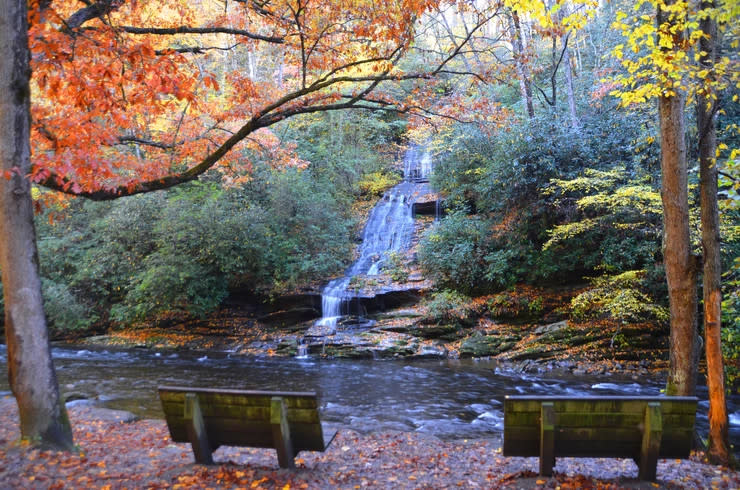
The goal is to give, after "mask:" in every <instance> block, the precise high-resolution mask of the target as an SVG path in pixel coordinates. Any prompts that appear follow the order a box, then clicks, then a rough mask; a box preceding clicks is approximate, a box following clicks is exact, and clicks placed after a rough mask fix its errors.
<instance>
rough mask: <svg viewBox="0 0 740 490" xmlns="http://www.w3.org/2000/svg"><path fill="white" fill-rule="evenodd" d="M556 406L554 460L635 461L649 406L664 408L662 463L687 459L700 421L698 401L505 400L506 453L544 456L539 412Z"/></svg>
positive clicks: (659, 398) (616, 398)
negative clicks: (697, 419) (628, 459)
mask: <svg viewBox="0 0 740 490" xmlns="http://www.w3.org/2000/svg"><path fill="white" fill-rule="evenodd" d="M543 402H551V403H552V404H553V409H554V414H555V417H554V418H555V420H554V452H555V455H556V456H574V457H578V456H580V457H595V458H596V457H615V458H637V457H639V456H640V447H641V444H642V439H643V428H644V423H645V410H646V408H647V406H648V403H651V402H656V403H659V404H660V411H661V414H662V435H661V442H660V450H659V457H660V458H687V457H688V456H689V452H690V451H691V446H692V442H693V437H694V420H695V418H696V407H697V403H698V399H697V398H696V397H665V396H657V397H626V396H590V397H559V396H507V397H506V399H505V400H504V454H505V455H506V456H539V455H540V452H539V451H540V447H539V446H540V413H541V405H542V403H543Z"/></svg>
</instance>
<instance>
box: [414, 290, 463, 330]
mask: <svg viewBox="0 0 740 490" xmlns="http://www.w3.org/2000/svg"><path fill="white" fill-rule="evenodd" d="M424 306H425V307H426V310H427V318H428V319H429V320H430V321H432V322H435V323H437V324H438V325H454V326H457V327H464V326H467V325H469V324H470V323H471V321H472V318H471V317H472V315H473V314H474V312H475V311H474V308H473V306H472V304H471V300H470V298H469V297H468V296H465V295H463V294H460V293H457V292H455V291H450V290H442V291H438V292H435V293H433V294H432V297H431V299H429V300H427V301H426V302H425V304H424Z"/></svg>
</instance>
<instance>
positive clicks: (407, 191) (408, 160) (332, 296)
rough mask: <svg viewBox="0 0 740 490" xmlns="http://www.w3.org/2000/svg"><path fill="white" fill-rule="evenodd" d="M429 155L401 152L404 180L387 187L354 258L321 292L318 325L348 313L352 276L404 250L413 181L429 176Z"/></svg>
mask: <svg viewBox="0 0 740 490" xmlns="http://www.w3.org/2000/svg"><path fill="white" fill-rule="evenodd" d="M431 170H432V159H431V156H430V155H429V152H427V151H421V150H420V148H419V147H417V146H412V147H411V148H409V149H408V150H407V151H406V154H405V155H404V177H405V180H404V181H403V182H401V183H400V184H398V185H396V186H394V187H393V188H391V189H390V190H389V191H387V192H386V193H385V194H384V195H383V197H382V199H381V200H380V201H379V202H378V204H376V205H375V207H374V208H373V210H372V212H371V213H370V217H369V218H368V220H367V223H366V224H365V230H364V232H363V235H362V245H361V246H360V250H359V257H358V258H357V261H355V263H354V264H352V266H351V267H350V268H349V269H348V270H347V272H346V273H345V274H344V277H340V278H337V279H334V280H333V281H331V282H329V284H327V285H326V286H325V287H324V289H323V291H322V292H321V313H322V317H321V319H320V320H318V321H317V322H316V325H317V326H320V327H327V330H329V331H332V330H334V329H336V325H337V321H338V320H339V319H340V318H341V317H342V316H345V315H348V314H350V304H351V301H352V298H353V295H352V293H351V291H350V290H349V285H350V282H351V281H352V278H353V277H355V276H357V275H360V274H364V275H368V276H373V275H377V274H379V273H380V272H381V270H382V267H383V264H384V263H385V261H386V260H387V258H388V254H389V253H391V252H403V251H405V250H407V249H408V248H409V246H410V245H411V240H412V238H413V234H414V219H413V213H412V205H413V200H414V196H415V194H416V193H417V191H418V186H417V184H416V182H418V181H420V180H425V179H428V177H429V174H430V173H431Z"/></svg>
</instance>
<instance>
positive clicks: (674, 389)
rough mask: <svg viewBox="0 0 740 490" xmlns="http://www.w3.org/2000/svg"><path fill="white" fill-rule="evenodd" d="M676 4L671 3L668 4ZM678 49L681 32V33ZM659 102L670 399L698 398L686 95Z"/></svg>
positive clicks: (663, 20)
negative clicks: (684, 396)
mask: <svg viewBox="0 0 740 490" xmlns="http://www.w3.org/2000/svg"><path fill="white" fill-rule="evenodd" d="M671 3H674V2H673V1H668V2H666V4H669V5H670V4H671ZM657 14H658V15H657V22H658V26H659V28H660V26H663V27H664V28H668V30H669V31H671V32H673V31H675V29H671V27H672V24H675V22H676V21H675V20H674V19H673V18H672V17H671V15H670V14H666V13H665V12H663V11H662V10H661V9H660V8H658V13H657ZM676 37H677V38H678V39H677V40H676V41H678V42H676V43H675V44H679V43H680V41H681V38H682V37H683V34H682V33H680V32H679V33H677V34H676ZM668 89H673V90H674V92H675V95H669V94H664V95H661V96H660V97H659V98H658V117H659V120H660V148H661V162H660V167H661V173H662V178H663V181H662V185H661V192H660V194H661V198H662V201H663V260H664V263H665V272H666V279H667V280H668V301H669V305H670V313H671V337H670V366H669V372H668V383H667V386H666V394H668V395H693V394H694V393H695V391H696V377H697V370H696V345H697V344H696V341H697V335H696V320H697V306H698V298H697V291H696V276H697V267H696V260H695V257H694V256H693V254H692V253H691V239H690V233H689V196H688V168H687V167H688V165H687V159H686V140H685V134H684V133H685V129H684V113H683V111H684V103H685V96H684V94H683V93H682V92H681V91H680V90H679V89H677V88H675V87H665V90H666V91H667V90H668Z"/></svg>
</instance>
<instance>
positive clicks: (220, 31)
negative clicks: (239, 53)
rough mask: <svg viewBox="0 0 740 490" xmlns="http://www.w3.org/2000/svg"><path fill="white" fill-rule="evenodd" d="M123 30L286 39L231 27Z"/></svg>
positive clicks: (126, 28)
mask: <svg viewBox="0 0 740 490" xmlns="http://www.w3.org/2000/svg"><path fill="white" fill-rule="evenodd" d="M116 29H119V30H121V31H123V32H127V33H129V34H153V35H157V36H172V35H175V34H232V35H234V36H244V37H248V38H249V39H255V40H257V41H265V42H268V43H273V44H283V43H284V42H285V39H283V38H282V37H273V36H263V35H262V34H255V33H254V32H250V31H247V30H244V29H232V28H231V27H218V26H214V27H190V26H178V27H134V26H117V27H116Z"/></svg>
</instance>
